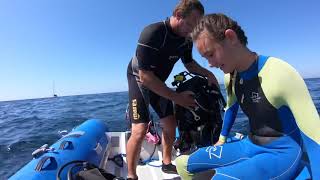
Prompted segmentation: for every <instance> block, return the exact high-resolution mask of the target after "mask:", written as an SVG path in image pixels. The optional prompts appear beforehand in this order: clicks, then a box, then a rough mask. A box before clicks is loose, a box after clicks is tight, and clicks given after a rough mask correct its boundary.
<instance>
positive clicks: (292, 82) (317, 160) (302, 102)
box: [272, 61, 320, 179]
mask: <svg viewBox="0 0 320 180" xmlns="http://www.w3.org/2000/svg"><path fill="white" fill-rule="evenodd" d="M272 67H273V68H274V69H273V70H277V68H279V70H277V73H274V74H275V75H276V76H277V77H275V78H273V83H272V85H273V87H275V86H276V85H275V84H279V86H278V87H282V88H279V89H278V90H279V92H278V94H280V95H281V96H280V97H282V98H278V101H279V102H280V103H279V104H280V105H282V104H284V105H286V106H288V107H289V108H290V110H291V112H292V114H293V116H294V119H295V121H296V123H297V125H298V127H299V129H300V134H301V137H302V140H303V145H304V149H305V150H306V152H307V154H308V158H309V161H310V168H311V175H312V179H320V119H319V113H318V112H317V109H316V107H315V104H314V103H313V101H312V98H311V96H310V93H309V91H308V88H307V86H306V84H305V82H304V80H303V79H302V77H301V76H300V75H299V73H298V72H297V71H296V70H295V69H294V68H293V67H291V66H290V65H288V64H286V63H285V62H281V61H279V62H278V63H277V64H276V66H272ZM276 87H277V86H276ZM278 106H279V105H278Z"/></svg>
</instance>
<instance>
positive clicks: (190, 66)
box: [184, 60, 219, 87]
mask: <svg viewBox="0 0 320 180" xmlns="http://www.w3.org/2000/svg"><path fill="white" fill-rule="evenodd" d="M184 66H185V67H186V69H187V70H188V71H189V72H192V73H195V74H200V75H202V76H205V77H207V78H208V82H209V84H216V85H217V86H218V87H219V84H218V81H217V79H216V77H215V76H214V75H213V73H212V72H210V71H209V70H207V69H205V68H203V67H201V66H200V65H199V64H198V63H197V62H196V61H195V60H193V61H191V62H189V63H186V64H184Z"/></svg>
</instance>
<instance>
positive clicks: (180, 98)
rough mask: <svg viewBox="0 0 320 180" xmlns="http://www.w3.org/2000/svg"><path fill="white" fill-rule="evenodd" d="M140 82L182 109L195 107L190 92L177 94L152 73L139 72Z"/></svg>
mask: <svg viewBox="0 0 320 180" xmlns="http://www.w3.org/2000/svg"><path fill="white" fill-rule="evenodd" d="M139 76H140V81H141V83H142V85H143V86H145V87H147V88H148V89H150V90H151V91H153V92H154V93H156V94H158V95H160V96H162V97H164V98H167V99H170V100H172V101H174V102H175V103H176V104H179V105H181V106H183V107H194V106H195V105H196V103H195V101H194V99H193V97H192V96H191V95H192V93H191V92H188V91H186V92H182V93H177V92H175V91H173V90H171V89H170V88H168V87H167V86H166V85H165V83H163V82H162V81H161V80H160V79H159V78H158V77H156V76H155V75H154V73H153V72H152V71H146V70H139Z"/></svg>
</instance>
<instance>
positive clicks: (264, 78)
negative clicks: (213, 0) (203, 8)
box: [176, 14, 320, 179]
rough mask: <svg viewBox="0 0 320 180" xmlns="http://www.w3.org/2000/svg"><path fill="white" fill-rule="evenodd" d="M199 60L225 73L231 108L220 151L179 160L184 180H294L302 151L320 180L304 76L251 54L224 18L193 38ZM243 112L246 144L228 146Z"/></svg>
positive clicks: (316, 133) (319, 131)
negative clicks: (203, 179)
mask: <svg viewBox="0 0 320 180" xmlns="http://www.w3.org/2000/svg"><path fill="white" fill-rule="evenodd" d="M192 38H193V41H194V42H195V43H196V46H197V48H198V50H199V52H200V54H201V55H202V56H203V57H205V58H206V59H207V60H208V62H209V64H210V66H212V67H217V68H220V69H221V70H222V71H223V72H224V73H225V85H226V89H227V94H228V97H227V107H226V113H225V116H224V121H223V127H222V131H221V135H220V139H219V141H218V143H217V144H216V145H215V146H210V147H205V148H201V149H199V150H197V151H196V152H194V153H192V154H191V155H183V156H180V157H178V158H177V160H176V163H177V170H178V173H179V174H180V175H181V177H182V178H183V179H192V177H194V175H195V174H196V173H198V172H202V171H206V170H209V171H211V172H212V174H213V176H212V179H293V178H294V177H295V176H296V175H297V173H298V172H297V169H298V165H299V162H300V159H301V155H302V149H303V148H304V149H305V150H306V152H307V155H308V159H309V162H310V167H311V176H312V178H313V179H320V145H319V144H320V120H319V114H318V112H317V109H316V107H315V105H314V103H313V102H312V99H311V97H310V94H309V92H308V89H307V87H306V85H305V83H304V81H303V79H302V78H301V76H300V75H299V73H298V72H297V71H296V70H295V69H294V68H293V67H291V66H290V65H289V64H288V63H286V62H284V61H283V60H281V59H278V58H275V57H271V56H263V55H258V54H257V53H255V52H252V51H251V50H249V49H248V48H247V46H246V45H247V37H246V35H245V33H244V31H243V30H242V29H241V27H240V26H239V25H238V24H237V22H235V21H234V20H232V19H231V18H229V17H227V16H226V15H223V14H210V15H206V16H205V17H204V18H203V19H202V20H201V21H200V23H199V24H198V25H197V26H196V28H195V29H194V31H193V33H192ZM239 106H240V107H241V109H242V110H243V112H244V113H245V114H246V115H247V116H248V119H249V124H250V133H249V135H248V137H247V138H245V139H244V140H241V141H237V142H233V143H226V144H224V143H225V141H226V137H227V136H228V134H229V131H230V129H231V127H232V124H233V123H234V120H235V117H236V114H237V111H238V108H239Z"/></svg>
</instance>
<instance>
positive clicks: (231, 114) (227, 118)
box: [219, 74, 239, 142]
mask: <svg viewBox="0 0 320 180" xmlns="http://www.w3.org/2000/svg"><path fill="white" fill-rule="evenodd" d="M234 77H235V75H234ZM234 77H231V74H226V75H225V76H224V84H225V87H226V89H231V92H227V106H226V108H225V110H226V112H225V114H224V118H223V124H222V129H221V133H220V138H219V141H223V142H224V141H225V140H226V138H227V136H228V134H229V132H230V130H231V128H232V125H233V123H234V121H235V119H236V116H237V112H238V109H239V103H238V102H237V98H236V95H235V91H234ZM230 78H232V80H231V81H230ZM230 83H231V84H230ZM229 86H232V87H229Z"/></svg>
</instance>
